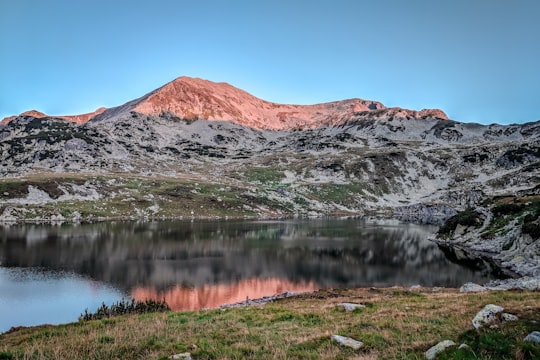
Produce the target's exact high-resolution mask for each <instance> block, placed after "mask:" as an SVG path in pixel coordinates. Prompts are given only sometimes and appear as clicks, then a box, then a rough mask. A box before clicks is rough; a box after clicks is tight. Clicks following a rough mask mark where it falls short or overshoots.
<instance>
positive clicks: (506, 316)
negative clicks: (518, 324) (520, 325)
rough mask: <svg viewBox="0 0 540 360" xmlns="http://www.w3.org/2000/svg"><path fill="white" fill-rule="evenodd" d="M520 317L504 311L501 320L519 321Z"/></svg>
mask: <svg viewBox="0 0 540 360" xmlns="http://www.w3.org/2000/svg"><path fill="white" fill-rule="evenodd" d="M518 320H519V318H518V317H517V316H516V315H514V314H509V313H502V314H501V321H502V322H508V321H518Z"/></svg>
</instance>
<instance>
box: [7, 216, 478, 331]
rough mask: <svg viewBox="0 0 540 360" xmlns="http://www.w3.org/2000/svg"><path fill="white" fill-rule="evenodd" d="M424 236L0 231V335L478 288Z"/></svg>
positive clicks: (357, 231)
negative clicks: (341, 296) (132, 309)
mask: <svg viewBox="0 0 540 360" xmlns="http://www.w3.org/2000/svg"><path fill="white" fill-rule="evenodd" d="M435 231H436V227H433V226H421V225H413V224H404V223H400V222H398V221H394V220H366V219H317V220H279V221H193V222H190V221H162V222H103V223H95V224H82V225H71V224H67V225H66V224H64V225H57V226H50V225H14V226H6V227H3V228H0V332H3V331H6V330H8V329H9V328H10V327H12V326H21V325H24V326H30V325H37V324H43V323H48V324H58V323H65V322H71V321H76V320H77V318H78V316H79V315H80V314H81V313H82V312H84V310H85V309H88V310H89V311H95V310H96V309H97V307H98V306H99V305H100V304H101V303H102V302H105V303H107V304H110V303H112V302H115V301H118V300H120V299H122V298H129V297H133V298H135V299H137V300H145V299H148V298H153V299H158V300H160V299H165V300H166V301H167V303H168V304H169V306H171V308H173V309H174V310H195V309H200V308H210V307H218V306H219V305H221V304H223V303H232V302H238V301H243V300H245V299H246V297H249V298H251V299H253V298H258V297H262V296H266V295H273V294H276V293H282V292H284V291H291V292H301V291H311V290H316V289H321V288H336V287H366V286H379V287H380V286H393V285H403V286H410V285H415V284H419V285H423V286H446V287H457V286H460V285H462V284H463V283H464V282H467V281H475V282H482V281H486V280H488V275H486V272H485V271H483V270H482V269H475V270H473V269H469V268H466V267H463V266H461V265H457V264H454V263H452V262H450V261H449V260H447V259H446V257H445V255H444V254H443V252H442V251H441V250H439V248H438V247H437V245H435V244H433V243H431V242H429V241H427V240H426V238H427V237H428V236H430V235H433V233H434V232H435Z"/></svg>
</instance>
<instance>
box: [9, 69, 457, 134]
mask: <svg viewBox="0 0 540 360" xmlns="http://www.w3.org/2000/svg"><path fill="white" fill-rule="evenodd" d="M98 111H99V112H96V113H92V114H85V115H79V116H61V118H63V119H66V120H68V121H73V122H76V123H85V122H87V121H90V120H96V121H103V120H112V119H116V118H121V117H125V116H129V115H130V114H131V113H133V112H135V113H139V114H143V115H148V116H162V115H167V116H175V117H178V118H181V119H186V120H195V119H204V120H216V121H219V120H222V121H231V122H234V123H237V124H240V125H244V126H249V127H251V128H256V129H272V130H282V129H294V128H316V127H319V126H323V125H336V124H340V123H342V122H344V121H347V120H349V119H350V118H351V117H352V116H353V115H356V118H358V115H359V114H362V115H363V116H365V117H366V118H369V119H374V118H391V117H399V118H417V119H421V118H437V119H447V116H446V114H445V113H444V112H442V111H441V110H422V111H412V110H404V109H401V108H386V107H385V106H384V105H383V104H381V103H380V102H377V101H369V100H362V99H349V100H342V101H334V102H329V103H323V104H315V105H288V104H277V103H272V102H268V101H265V100H262V99H259V98H257V97H255V96H253V95H251V94H249V93H247V92H245V91H243V90H240V89H238V88H235V87H234V86H231V85H229V84H227V83H215V82H211V81H208V80H203V79H198V78H189V77H180V78H178V79H176V80H174V81H171V82H170V83H167V84H165V85H164V86H162V87H160V88H159V89H156V90H154V91H152V92H150V93H148V94H146V95H144V96H142V97H141V98H138V99H135V100H132V101H130V102H128V103H126V104H124V105H121V106H118V107H114V108H110V109H107V110H104V109H99V110H98ZM42 115H44V114H42ZM40 117H41V115H40ZM10 120H11V118H7V119H4V120H3V123H7V122H8V121H10Z"/></svg>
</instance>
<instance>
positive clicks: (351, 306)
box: [337, 302, 366, 311]
mask: <svg viewBox="0 0 540 360" xmlns="http://www.w3.org/2000/svg"><path fill="white" fill-rule="evenodd" d="M337 305H338V306H342V307H343V308H344V309H345V311H354V310H356V309H362V308H365V307H366V305H362V304H355V303H347V302H342V303H339V304H337Z"/></svg>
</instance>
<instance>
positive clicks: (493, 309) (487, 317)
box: [472, 304, 504, 330]
mask: <svg viewBox="0 0 540 360" xmlns="http://www.w3.org/2000/svg"><path fill="white" fill-rule="evenodd" d="M503 310H504V308H503V307H502V306H499V305H493V304H488V305H486V306H484V308H483V309H482V310H480V311H479V312H478V314H476V316H475V317H474V319H472V324H473V326H474V328H475V329H477V330H478V329H480V328H481V327H483V326H486V325H492V324H493V323H495V322H496V321H497V320H498V315H499V313H501V312H503Z"/></svg>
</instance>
